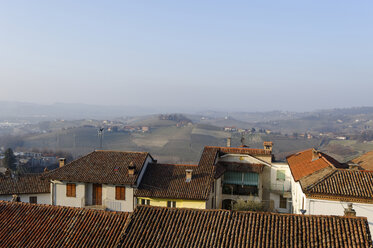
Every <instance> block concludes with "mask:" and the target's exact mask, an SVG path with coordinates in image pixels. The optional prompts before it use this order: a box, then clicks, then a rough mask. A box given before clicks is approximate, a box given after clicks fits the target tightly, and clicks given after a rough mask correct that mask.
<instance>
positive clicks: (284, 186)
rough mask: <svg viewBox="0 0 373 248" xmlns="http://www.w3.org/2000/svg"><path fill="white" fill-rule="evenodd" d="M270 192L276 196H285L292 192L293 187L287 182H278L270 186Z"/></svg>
mask: <svg viewBox="0 0 373 248" xmlns="http://www.w3.org/2000/svg"><path fill="white" fill-rule="evenodd" d="M270 191H271V192H272V193H276V194H284V193H285V192H290V191H291V185H290V183H285V181H277V182H276V183H272V184H271V185H270Z"/></svg>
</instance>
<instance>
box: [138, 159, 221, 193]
mask: <svg viewBox="0 0 373 248" xmlns="http://www.w3.org/2000/svg"><path fill="white" fill-rule="evenodd" d="M186 169H192V170H193V172H192V180H191V181H190V182H186V171H185V170H186ZM213 175H214V167H213V166H203V165H201V166H197V165H176V164H149V165H148V168H147V170H146V172H145V174H144V177H143V179H142V180H141V183H140V186H139V188H138V189H137V190H136V192H135V196H137V197H156V198H173V199H191V200H207V198H208V196H209V192H210V185H211V183H212V179H213Z"/></svg>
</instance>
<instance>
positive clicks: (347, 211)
mask: <svg viewBox="0 0 373 248" xmlns="http://www.w3.org/2000/svg"><path fill="white" fill-rule="evenodd" d="M345 216H348V217H355V216H356V211H355V209H353V208H352V203H348V204H347V208H345Z"/></svg>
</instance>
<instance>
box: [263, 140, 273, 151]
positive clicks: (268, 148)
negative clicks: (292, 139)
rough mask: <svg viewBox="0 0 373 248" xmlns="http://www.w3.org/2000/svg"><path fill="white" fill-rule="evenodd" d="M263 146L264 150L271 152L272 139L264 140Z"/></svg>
mask: <svg viewBox="0 0 373 248" xmlns="http://www.w3.org/2000/svg"><path fill="white" fill-rule="evenodd" d="M263 146H264V150H266V151H269V152H272V147H273V142H272V141H264V142H263Z"/></svg>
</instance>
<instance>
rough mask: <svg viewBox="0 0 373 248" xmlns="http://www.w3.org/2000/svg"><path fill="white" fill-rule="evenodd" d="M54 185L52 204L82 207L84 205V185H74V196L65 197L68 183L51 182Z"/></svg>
mask: <svg viewBox="0 0 373 248" xmlns="http://www.w3.org/2000/svg"><path fill="white" fill-rule="evenodd" d="M52 183H54V203H55V205H60V206H69V207H84V205H85V184H84V183H75V184H76V196H75V197H67V196H66V184H67V183H68V182H61V181H52Z"/></svg>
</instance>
